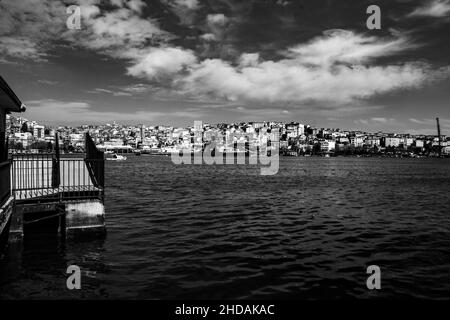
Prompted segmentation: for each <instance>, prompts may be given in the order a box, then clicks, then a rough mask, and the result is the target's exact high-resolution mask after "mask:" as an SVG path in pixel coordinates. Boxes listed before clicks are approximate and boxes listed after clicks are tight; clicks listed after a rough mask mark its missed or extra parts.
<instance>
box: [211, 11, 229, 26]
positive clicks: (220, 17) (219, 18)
mask: <svg viewBox="0 0 450 320" xmlns="http://www.w3.org/2000/svg"><path fill="white" fill-rule="evenodd" d="M206 21H207V22H208V24H209V25H210V26H224V25H226V24H227V22H228V18H227V17H226V16H225V15H224V14H223V13H216V14H208V16H207V17H206Z"/></svg>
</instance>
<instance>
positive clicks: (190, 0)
mask: <svg viewBox="0 0 450 320" xmlns="http://www.w3.org/2000/svg"><path fill="white" fill-rule="evenodd" d="M175 4H176V5H178V6H184V7H186V8H188V9H190V10H195V9H198V8H199V1H198V0H175Z"/></svg>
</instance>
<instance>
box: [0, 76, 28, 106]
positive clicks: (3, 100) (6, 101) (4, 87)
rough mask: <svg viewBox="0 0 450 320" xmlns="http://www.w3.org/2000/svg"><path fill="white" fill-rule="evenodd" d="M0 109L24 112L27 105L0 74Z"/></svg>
mask: <svg viewBox="0 0 450 320" xmlns="http://www.w3.org/2000/svg"><path fill="white" fill-rule="evenodd" d="M0 109H6V112H24V111H25V109H26V107H25V105H24V104H23V103H22V102H21V101H20V100H19V98H18V97H17V96H16V94H15V93H14V91H12V89H11V88H10V87H9V85H8V84H7V83H6V81H5V80H4V79H3V78H2V77H1V76H0Z"/></svg>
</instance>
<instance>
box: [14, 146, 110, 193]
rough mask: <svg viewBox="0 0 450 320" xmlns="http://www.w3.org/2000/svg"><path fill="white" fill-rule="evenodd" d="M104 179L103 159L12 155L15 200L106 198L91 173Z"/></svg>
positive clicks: (102, 189) (51, 155) (47, 155)
mask: <svg viewBox="0 0 450 320" xmlns="http://www.w3.org/2000/svg"><path fill="white" fill-rule="evenodd" d="M90 167H94V168H96V169H97V171H98V172H99V173H100V174H101V175H102V176H103V175H104V160H100V159H84V158H59V159H58V158H56V157H55V156H54V154H15V155H13V156H12V168H11V172H12V175H11V185H12V190H13V195H14V197H15V199H16V200H19V201H20V200H30V199H35V200H52V201H54V200H60V201H62V200H76V199H99V200H102V201H103V199H104V187H103V186H99V185H98V183H97V182H96V180H97V178H96V177H93V176H92V174H91V172H90V171H91V170H90V169H89V168H90Z"/></svg>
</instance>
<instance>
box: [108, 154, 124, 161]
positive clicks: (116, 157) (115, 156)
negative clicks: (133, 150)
mask: <svg viewBox="0 0 450 320" xmlns="http://www.w3.org/2000/svg"><path fill="white" fill-rule="evenodd" d="M106 160H109V161H125V160H127V157H125V156H121V155H120V154H117V153H114V154H113V155H112V156H110V157H108V156H107V157H106Z"/></svg>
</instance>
